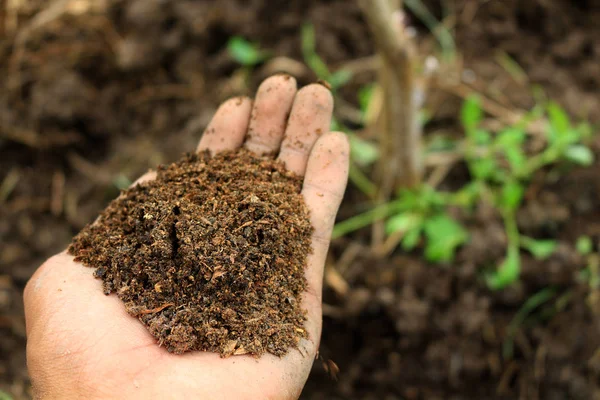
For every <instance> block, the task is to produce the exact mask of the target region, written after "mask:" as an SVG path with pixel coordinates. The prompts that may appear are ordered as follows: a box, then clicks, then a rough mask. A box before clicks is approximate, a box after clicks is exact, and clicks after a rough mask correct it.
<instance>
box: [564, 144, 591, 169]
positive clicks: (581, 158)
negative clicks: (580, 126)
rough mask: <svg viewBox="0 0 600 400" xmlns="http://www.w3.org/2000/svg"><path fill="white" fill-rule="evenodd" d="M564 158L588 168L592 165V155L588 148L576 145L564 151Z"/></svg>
mask: <svg viewBox="0 0 600 400" xmlns="http://www.w3.org/2000/svg"><path fill="white" fill-rule="evenodd" d="M565 158H566V159H567V160H569V161H571V162H574V163H575V164H579V165H583V166H586V167H589V166H590V165H592V164H593V163H594V153H593V152H592V150H590V148H589V147H587V146H585V145H582V144H577V145H574V146H571V147H569V148H568V149H567V150H566V151H565Z"/></svg>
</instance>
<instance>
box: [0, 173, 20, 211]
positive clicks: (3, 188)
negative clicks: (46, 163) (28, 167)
mask: <svg viewBox="0 0 600 400" xmlns="http://www.w3.org/2000/svg"><path fill="white" fill-rule="evenodd" d="M20 179H21V172H20V171H19V170H18V169H17V168H12V169H11V170H10V171H9V172H8V174H6V176H5V177H4V179H3V180H2V184H1V185H0V204H2V203H4V202H5V201H6V200H7V199H8V197H9V196H10V194H11V193H12V192H13V190H14V189H15V187H16V186H17V184H18V183H19V180H20Z"/></svg>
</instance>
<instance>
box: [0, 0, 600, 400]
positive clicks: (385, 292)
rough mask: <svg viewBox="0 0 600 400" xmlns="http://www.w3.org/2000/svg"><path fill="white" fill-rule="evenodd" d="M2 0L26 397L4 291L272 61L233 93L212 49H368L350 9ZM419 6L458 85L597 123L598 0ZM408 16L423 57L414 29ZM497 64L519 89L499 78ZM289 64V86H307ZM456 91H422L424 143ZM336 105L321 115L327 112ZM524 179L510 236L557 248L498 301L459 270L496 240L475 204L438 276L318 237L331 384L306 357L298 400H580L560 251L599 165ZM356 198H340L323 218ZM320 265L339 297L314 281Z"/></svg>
mask: <svg viewBox="0 0 600 400" xmlns="http://www.w3.org/2000/svg"><path fill="white" fill-rule="evenodd" d="M6 3H7V2H4V4H6ZM11 3H13V4H15V3H18V4H20V5H21V6H20V8H19V11H18V13H17V14H18V15H17V17H18V18H17V19H16V20H17V22H18V23H17V24H16V25H15V23H14V22H15V21H12V20H11V19H9V18H6V19H5V18H4V16H5V13H3V11H4V9H3V8H2V6H3V3H2V2H0V15H1V16H2V18H0V137H1V138H0V153H1V157H0V182H6V181H7V177H9V178H10V179H8V182H9V183H10V182H11V180H12V181H13V182H14V181H15V180H16V182H17V183H16V184H15V185H14V187H13V189H12V190H7V191H6V192H5V193H8V195H6V194H3V193H0V203H1V204H0V390H4V391H8V392H10V393H12V394H13V396H14V397H15V398H16V399H27V398H29V394H28V387H29V383H28V377H27V372H26V368H25V356H24V346H25V339H24V337H25V330H24V323H23V310H22V300H21V291H22V288H23V286H24V285H25V282H26V280H27V279H28V277H29V276H31V274H32V272H33V271H34V269H35V268H37V267H38V266H39V265H40V263H41V262H43V261H44V259H45V258H47V257H48V256H50V255H51V254H54V253H56V252H58V251H60V250H62V249H63V248H64V247H65V246H66V245H67V244H68V243H69V241H70V240H71V237H72V235H73V234H75V233H76V232H78V231H79V230H81V228H83V226H85V224H87V223H88V222H90V221H93V220H94V218H95V217H96V215H97V213H98V212H99V211H100V210H102V209H103V208H104V207H106V205H107V203H108V202H109V201H111V200H112V199H114V198H115V197H116V195H117V194H118V190H117V188H116V185H115V183H119V182H120V181H122V180H123V178H124V177H125V178H128V179H129V180H130V181H132V180H135V179H136V178H137V177H138V176H139V175H140V174H141V173H142V172H143V171H145V170H147V169H148V168H149V167H151V166H153V165H156V164H159V163H164V162H168V161H172V160H175V159H176V158H177V157H178V156H179V154H181V153H182V152H184V151H189V150H190V149H193V148H195V146H196V144H197V141H198V139H199V136H200V134H201V132H202V130H203V129H204V128H205V126H206V124H207V123H208V121H209V118H210V116H211V115H212V114H213V113H214V110H215V108H216V107H217V105H218V104H219V102H221V101H222V100H224V99H225V98H226V97H229V96H231V95H236V94H251V93H252V92H253V91H254V90H255V89H256V86H257V84H258V82H260V80H261V79H263V78H264V77H265V75H266V74H267V73H272V72H276V70H277V68H275V67H273V64H272V65H264V66H260V67H258V68H256V69H255V70H254V71H253V72H252V74H251V75H250V79H249V81H250V83H249V84H248V85H247V84H246V80H245V79H244V74H241V73H240V72H239V71H238V69H237V65H236V64H235V63H234V62H233V60H231V58H230V57H229V56H228V55H227V51H226V42H227V39H228V37H230V36H232V35H242V36H246V37H248V38H249V39H251V40H253V41H256V42H258V43H260V44H261V45H262V47H264V48H265V49H271V50H273V53H274V54H275V55H277V56H285V57H289V58H291V59H293V60H296V61H301V57H302V53H301V47H300V26H301V24H302V23H304V22H306V21H308V22H311V23H313V24H314V26H315V29H316V32H317V35H318V44H317V50H318V52H319V54H321V55H322V56H323V58H324V60H325V61H326V62H327V63H328V65H330V66H331V67H332V68H333V69H335V68H336V67H337V66H339V65H340V64H342V63H344V62H347V61H350V60H355V59H360V58H362V57H366V56H369V55H371V54H372V53H373V51H374V49H373V47H372V43H371V41H370V39H369V35H368V30H367V29H366V27H365V25H364V24H363V22H362V20H361V18H360V13H359V11H358V9H357V7H356V5H355V2H354V1H349V0H306V1H283V0H277V1H275V0H273V1H266V0H249V1H242V0H221V1H219V2H209V1H204V0H199V1H187V0H186V1H178V2H175V1H164V0H109V1H107V2H97V4H101V3H105V4H106V5H107V7H106V8H103V7H102V6H98V7H92V9H90V10H87V11H82V12H81V10H80V13H75V12H73V13H62V14H61V13H58V14H56V13H55V14H54V16H55V18H54V19H49V18H47V16H48V15H49V14H50V15H52V13H49V14H45V15H46V18H42V20H43V21H45V22H44V23H43V24H40V23H33V21H34V17H35V16H39V15H40V13H42V12H44V11H47V10H48V9H49V8H50V7H51V6H52V5H53V4H56V3H59V2H58V1H56V0H53V1H46V0H29V1H26V2H25V1H23V2H11ZM65 3H66V4H71V3H69V2H65ZM75 3H77V4H92V3H94V4H96V3H95V2H81V3H79V2H73V4H75ZM424 3H426V4H427V5H428V6H430V8H431V10H433V11H434V13H436V15H437V16H441V15H442V13H441V10H442V8H443V7H442V4H443V5H444V6H447V10H449V11H450V12H451V16H450V17H449V18H448V19H447V21H446V23H447V24H446V25H447V26H449V27H451V29H452V30H453V33H454V34H455V35H456V40H457V48H458V51H459V53H460V55H463V56H464V68H463V69H461V70H460V71H459V72H460V74H459V76H460V75H461V74H462V76H463V77H464V78H465V79H464V80H465V82H468V84H469V86H470V87H472V88H474V89H475V90H476V91H478V92H482V93H484V94H485V95H486V96H488V97H490V98H491V99H493V100H494V101H495V102H497V103H499V104H500V105H502V106H504V108H505V109H508V110H513V109H521V110H523V109H526V108H527V107H529V106H531V105H532V104H533V100H532V97H533V96H532V93H533V90H532V85H536V84H540V85H543V89H544V91H545V92H546V94H547V95H548V97H549V98H551V99H553V100H555V101H558V102H559V103H561V104H562V105H563V106H565V108H566V109H567V110H568V111H569V112H570V113H571V114H572V115H577V116H585V115H586V114H588V116H589V118H590V119H591V120H592V121H595V122H598V121H600V113H599V112H598V110H600V94H599V90H598V89H599V87H600V73H598V65H600V47H599V46H598V40H597V38H598V35H599V26H600V25H599V24H598V23H597V21H598V19H599V18H600V9H599V2H598V1H597V0H552V1H547V0H531V1H519V0H491V1H480V0H455V1H445V0H444V1H440V0H426V1H424ZM13 11H14V10H13ZM57 15H58V16H57ZM411 21H413V22H415V24H417V26H418V28H419V30H420V32H421V33H422V36H420V37H421V38H424V40H423V43H424V45H429V47H431V46H430V44H431V42H432V40H431V39H429V38H430V36H429V35H428V34H427V31H426V30H425V29H423V26H422V25H420V23H419V19H418V18H416V17H412V18H411ZM32 26H35V28H33V29H32V28H31V27H32ZM24 31H27V33H26V34H23V33H22V32H24ZM426 35H427V36H426ZM17 36H19V39H18V40H17ZM503 53H504V54H507V55H508V56H510V57H511V58H512V59H514V60H515V61H517V62H518V63H519V64H520V65H521V66H522V67H523V71H524V73H525V75H524V76H519V75H518V74H517V75H514V71H512V74H511V73H509V72H508V71H507V70H506V68H505V67H503V66H502V64H501V63H500V60H501V57H503V56H504V54H503ZM132 54H133V55H134V57H132ZM278 62H279V64H277V65H278V66H281V65H284V64H285V63H284V64H281V62H282V60H279V61H278ZM285 65H286V66H287V67H290V64H289V62H288V64H285ZM292 66H293V67H295V70H294V71H293V73H294V74H295V75H297V76H298V77H299V82H300V83H307V82H309V81H313V80H314V79H315V76H314V75H313V74H312V73H311V72H310V71H308V70H307V69H306V68H302V67H300V68H297V65H296V64H293V65H292ZM288 72H290V70H289V69H288ZM374 75H375V74H374V72H373V71H372V70H367V71H365V72H361V73H359V74H357V75H356V76H355V77H354V78H353V80H352V82H351V83H350V84H349V85H348V86H347V87H345V88H343V89H342V90H341V95H342V97H343V99H344V100H345V101H346V103H349V104H356V92H357V89H358V88H359V87H360V85H362V84H365V83H368V82H371V81H372V80H373V79H374ZM467 78H468V79H467ZM463 83H464V82H463ZM456 93H457V92H449V91H447V90H446V89H445V88H437V87H433V88H431V90H430V93H429V99H428V104H427V108H428V110H429V111H430V112H431V113H432V114H433V115H432V120H431V122H430V123H429V124H428V125H427V127H426V133H427V134H429V133H433V132H439V131H443V132H446V133H450V134H455V135H460V134H461V131H460V130H458V129H457V125H456V116H457V115H458V112H459V107H460V102H461V100H462V99H461V98H460V96H456ZM347 110H348V108H347V107H346V106H342V104H341V102H338V109H337V111H336V114H337V115H336V116H337V117H338V119H340V120H342V121H344V119H345V118H346V116H347V115H348V112H347ZM596 150H598V144H596ZM458 172H460V171H458ZM463 176H464V174H460V173H456V171H451V174H450V176H449V177H448V178H447V179H446V182H444V184H445V185H450V186H452V185H454V186H456V185H459V184H461V183H463V182H462V181H461V179H464V177H463ZM125 181H126V180H125ZM120 184H122V182H121V183H120ZM534 186H535V187H534V189H533V190H532V191H531V192H530V193H529V194H528V199H527V205H526V207H525V208H524V210H523V211H522V212H521V213H520V217H519V224H520V228H521V229H522V230H523V231H524V232H525V233H526V234H528V235H530V236H535V237H540V238H541V237H548V238H556V239H557V240H558V241H559V248H560V251H559V252H558V253H557V254H555V255H554V256H553V257H552V259H551V260H550V261H548V262H539V261H536V260H533V259H531V258H530V257H528V256H527V255H526V254H524V255H523V256H524V260H523V266H522V267H523V276H522V279H521V282H520V283H519V284H518V285H516V286H515V287H513V288H511V289H510V290H508V291H506V292H504V293H493V292H489V291H488V290H487V289H486V288H485V286H484V285H483V283H482V281H481V279H480V278H479V274H478V271H479V267H480V266H481V265H482V264H484V265H485V266H491V265H495V263H497V262H498V261H499V260H501V257H502V256H503V246H504V244H505V241H506V238H505V236H504V234H503V229H502V228H503V227H502V222H501V220H500V218H498V216H497V215H494V213H491V212H489V210H479V212H478V214H477V216H476V217H472V216H470V217H469V216H461V219H463V222H464V223H466V224H467V225H468V226H469V228H470V230H471V233H472V237H473V241H472V242H471V243H470V245H469V246H468V247H465V248H464V249H463V250H462V251H461V253H460V255H459V257H458V259H457V260H456V262H455V263H454V264H452V265H449V266H445V267H443V268H440V267H438V266H432V265H428V264H427V263H426V262H424V261H423V260H422V254H421V253H419V252H418V251H417V252H415V253H411V254H402V253H398V254H395V255H393V256H392V257H388V258H383V259H381V258H377V257H375V256H374V255H373V254H370V251H369V248H368V239H366V235H364V234H363V233H360V234H358V235H355V236H353V237H351V238H343V239H339V240H336V241H334V242H333V244H332V253H331V257H330V262H329V264H330V266H335V269H330V268H329V267H328V271H329V272H328V274H326V284H325V293H324V301H325V306H324V311H325V316H324V326H323V335H322V340H321V349H320V350H321V355H322V356H323V358H324V359H325V360H327V359H332V360H334V361H335V362H336V363H337V364H338V365H339V367H340V373H339V374H338V380H337V382H336V381H332V380H331V378H330V376H329V374H328V373H326V371H325V370H324V368H323V367H322V365H321V363H316V364H315V368H314V370H313V373H312V374H311V377H310V378H309V381H308V384H307V386H306V388H305V390H304V393H303V398H306V399H385V400H388V399H390V400H391V399H400V398H402V399H426V400H434V399H453V400H458V399H550V400H553V399H557V400H558V399H561V400H562V399H594V398H598V397H599V396H600V394H599V393H600V387H599V383H598V382H600V378H599V369H600V367H599V365H600V363H599V362H598V357H599V354H600V352H598V348H599V347H600V343H598V340H600V339H599V338H600V325H599V322H598V321H599V318H598V315H599V314H598V313H597V305H598V301H597V299H598V298H599V297H598V290H592V289H591V288H589V285H587V283H586V282H584V281H582V280H580V279H578V276H580V275H579V273H580V270H581V267H582V266H583V265H585V263H586V260H583V259H581V257H580V256H579V255H578V254H577V253H576V252H575V250H574V243H575V241H576V240H577V238H578V237H579V236H580V235H588V236H590V237H591V238H592V239H593V241H594V242H595V243H596V247H595V249H596V251H597V250H598V248H599V246H598V240H600V214H599V212H598V210H600V202H599V200H598V199H599V198H600V188H599V186H600V178H599V174H598V167H597V166H594V167H592V168H589V169H585V170H578V171H572V172H571V173H569V174H568V175H566V176H564V177H563V178H562V179H560V180H558V181H549V180H548V179H546V178H545V177H544V176H543V174H542V175H540V176H538V177H536V183H535V185H534ZM5 187H10V185H7V186H5ZM4 190H6V189H4ZM366 204H368V203H367V202H366V201H365V199H364V198H363V197H362V196H361V195H360V193H358V191H356V190H354V189H353V188H352V187H350V189H349V190H348V193H347V194H346V198H345V200H344V203H343V204H342V208H341V213H340V218H341V219H343V218H347V217H349V216H352V215H355V214H356V213H357V212H358V211H359V210H363V209H364V208H365V207H366ZM331 271H334V272H331ZM335 272H337V273H338V276H337V277H338V278H339V277H340V276H341V277H342V278H343V282H345V283H346V284H347V285H348V286H347V287H346V286H344V285H342V286H341V288H340V286H339V282H340V281H339V279H337V280H335V279H333V278H332V277H331V276H335V275H332V274H333V273H335ZM548 287H551V288H552V289H553V290H555V291H556V294H555V295H554V296H553V297H552V298H551V299H550V300H549V301H548V302H547V304H546V305H545V306H544V307H554V306H556V305H558V307H556V308H555V309H554V312H553V313H548V312H541V311H543V310H541V309H536V311H535V312H534V313H533V317H536V318H537V319H536V318H529V319H528V321H527V323H526V324H524V325H523V326H522V327H521V328H520V329H519V330H518V331H517V333H516V335H515V339H514V342H515V346H514V348H515V351H514V356H513V358H510V359H505V358H504V357H503V356H502V344H503V343H504V342H505V340H506V339H507V338H508V337H509V336H508V335H507V332H508V327H509V325H510V322H511V321H512V320H513V318H514V317H515V315H516V313H517V312H518V310H519V309H520V308H521V307H522V306H523V303H524V302H525V301H526V300H527V299H528V298H530V297H531V296H533V295H534V294H535V293H538V292H539V291H540V290H543V289H545V288H548ZM595 299H596V300H595ZM594 304H596V306H594ZM544 307H541V308H542V309H544ZM540 314H543V315H545V318H538V317H539V315H540Z"/></svg>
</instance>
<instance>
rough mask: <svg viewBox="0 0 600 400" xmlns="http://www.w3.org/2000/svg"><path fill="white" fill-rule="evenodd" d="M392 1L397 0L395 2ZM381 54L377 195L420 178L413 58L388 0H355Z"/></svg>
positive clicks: (389, 191)
mask: <svg viewBox="0 0 600 400" xmlns="http://www.w3.org/2000/svg"><path fill="white" fill-rule="evenodd" d="M396 4H399V2H397V1H396ZM359 5H360V7H361V9H362V11H363V13H364V16H365V19H366V20H367V23H368V25H369V27H370V29H371V32H372V34H373V39H374V41H375V44H376V46H377V48H378V51H379V53H380V56H381V61H382V67H381V69H380V84H381V87H382V88H383V89H384V98H385V101H384V109H383V115H382V124H383V129H382V130H381V132H382V137H381V141H380V143H381V148H382V150H384V152H383V154H382V157H381V162H380V169H381V171H380V173H381V175H382V176H381V180H382V182H381V184H382V185H381V197H382V198H384V199H386V198H389V196H390V194H391V193H392V192H393V191H394V189H395V188H397V187H410V186H414V185H416V184H418V183H419V182H420V179H421V172H422V165H421V162H420V139H421V132H420V129H419V124H418V122H417V121H416V113H417V104H416V101H415V100H416V98H417V96H415V91H416V89H417V88H416V82H415V76H414V69H415V68H414V67H415V61H416V58H417V54H416V50H415V48H414V44H413V43H412V38H410V37H409V35H408V34H407V32H405V30H404V29H403V27H402V26H400V23H398V22H401V21H396V22H395V21H394V19H393V16H394V15H396V16H398V17H399V18H401V17H402V16H403V14H402V13H401V11H398V12H396V13H393V11H394V9H393V8H392V4H390V2H389V1H388V0H359Z"/></svg>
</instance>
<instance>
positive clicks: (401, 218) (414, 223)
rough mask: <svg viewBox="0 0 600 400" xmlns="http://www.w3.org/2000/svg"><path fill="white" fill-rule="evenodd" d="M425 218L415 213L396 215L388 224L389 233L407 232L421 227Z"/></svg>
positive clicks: (386, 226) (386, 225)
mask: <svg viewBox="0 0 600 400" xmlns="http://www.w3.org/2000/svg"><path fill="white" fill-rule="evenodd" d="M422 222H423V217H421V216H420V215H419V214H415V213H408V212H407V213H402V214H398V215H394V216H393V217H392V218H390V219H389V220H388V221H387V222H386V224H385V229H386V231H387V233H388V234H389V233H394V232H407V231H409V230H412V229H414V228H416V227H418V226H420V225H421V223H422Z"/></svg>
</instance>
